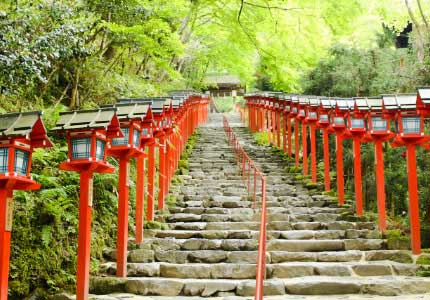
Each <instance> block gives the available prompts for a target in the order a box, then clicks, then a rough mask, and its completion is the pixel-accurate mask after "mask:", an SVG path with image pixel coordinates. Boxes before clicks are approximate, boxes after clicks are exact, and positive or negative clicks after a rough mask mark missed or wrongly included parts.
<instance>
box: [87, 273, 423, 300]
mask: <svg viewBox="0 0 430 300" xmlns="http://www.w3.org/2000/svg"><path fill="white" fill-rule="evenodd" d="M429 290H430V279H429V278H411V277H404V276H396V277H392V276H389V277H325V276H312V277H301V278H290V279H268V280H265V282H264V292H265V294H266V295H284V294H294V295H342V294H370V295H381V296H396V295H405V294H425V293H427V292H428V291H429ZM254 291H255V280H232V279H229V280H216V279H173V278H162V277H155V278H144V277H142V278H137V277H136V278H115V277H92V278H91V282H90V292H91V293H93V294H106V293H130V294H135V295H155V296H156V295H159V296H170V297H176V296H179V295H187V296H205V297H209V296H217V294H218V293H220V292H221V293H223V292H231V293H234V294H236V295H239V296H253V295H254ZM175 299H176V298H175ZM321 299H326V298H321ZM319 300H320V299H319Z"/></svg>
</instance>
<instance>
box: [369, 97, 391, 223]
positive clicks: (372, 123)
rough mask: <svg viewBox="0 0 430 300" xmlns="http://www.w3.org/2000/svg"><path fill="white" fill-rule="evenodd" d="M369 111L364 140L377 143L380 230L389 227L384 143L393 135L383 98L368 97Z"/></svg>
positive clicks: (377, 193)
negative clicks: (384, 110)
mask: <svg viewBox="0 0 430 300" xmlns="http://www.w3.org/2000/svg"><path fill="white" fill-rule="evenodd" d="M367 105H368V106H369V112H368V113H367V126H368V128H367V133H366V135H365V137H364V138H363V140H364V141H373V143H374V144H375V176H376V197H377V206H378V216H379V230H381V231H384V230H385V229H386V228H387V222H386V207H385V179H384V153H383V149H382V143H383V142H384V141H387V140H389V139H390V138H392V137H393V133H392V132H391V129H390V122H389V121H388V120H387V119H385V118H384V117H385V116H384V114H383V111H382V108H383V107H382V99H381V98H374V99H370V98H369V99H367Z"/></svg>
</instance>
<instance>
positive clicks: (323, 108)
mask: <svg viewBox="0 0 430 300" xmlns="http://www.w3.org/2000/svg"><path fill="white" fill-rule="evenodd" d="M320 102H321V104H320V107H319V109H318V123H317V125H318V127H319V128H322V131H323V158H324V186H325V191H326V192H328V191H330V151H329V150H330V149H329V147H330V141H329V134H330V133H331V132H333V129H332V128H331V127H330V121H329V116H330V114H331V111H332V110H333V109H334V105H335V103H336V102H335V101H334V100H330V99H325V98H322V99H321V100H320Z"/></svg>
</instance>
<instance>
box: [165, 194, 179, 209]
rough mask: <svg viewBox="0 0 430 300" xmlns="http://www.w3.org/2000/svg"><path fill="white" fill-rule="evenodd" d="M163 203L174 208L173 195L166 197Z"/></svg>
mask: <svg viewBox="0 0 430 300" xmlns="http://www.w3.org/2000/svg"><path fill="white" fill-rule="evenodd" d="M165 202H166V205H167V206H168V207H172V206H175V204H176V195H173V194H169V195H167V197H166V200H165Z"/></svg>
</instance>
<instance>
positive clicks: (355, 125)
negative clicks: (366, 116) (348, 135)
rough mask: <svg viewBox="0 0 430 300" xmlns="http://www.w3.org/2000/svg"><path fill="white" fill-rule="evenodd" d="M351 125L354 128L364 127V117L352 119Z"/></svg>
mask: <svg viewBox="0 0 430 300" xmlns="http://www.w3.org/2000/svg"><path fill="white" fill-rule="evenodd" d="M351 127H352V128H364V120H363V119H356V118H352V119H351Z"/></svg>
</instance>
